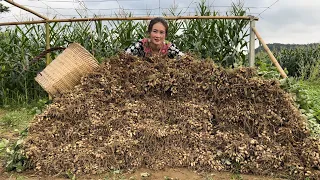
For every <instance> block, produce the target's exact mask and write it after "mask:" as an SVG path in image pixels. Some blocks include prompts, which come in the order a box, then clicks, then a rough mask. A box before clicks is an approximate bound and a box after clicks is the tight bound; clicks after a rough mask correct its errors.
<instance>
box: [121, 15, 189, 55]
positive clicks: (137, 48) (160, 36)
mask: <svg viewBox="0 0 320 180" xmlns="http://www.w3.org/2000/svg"><path fill="white" fill-rule="evenodd" d="M167 34H168V23H167V22H166V20H165V19H163V18H160V17H157V18H154V19H152V20H151V21H150V23H149V26H148V35H149V38H144V39H142V40H140V41H138V42H135V43H133V44H132V45H131V46H129V47H128V48H126V50H125V52H126V53H127V54H132V55H135V56H140V57H151V56H168V57H169V58H174V57H177V56H182V55H183V53H182V52H181V51H180V50H179V49H178V48H177V46H176V45H175V44H173V43H171V42H169V41H167V40H166V39H165V38H166V36H167Z"/></svg>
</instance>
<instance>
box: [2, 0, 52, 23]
mask: <svg viewBox="0 0 320 180" xmlns="http://www.w3.org/2000/svg"><path fill="white" fill-rule="evenodd" d="M4 1H6V2H7V3H9V4H12V5H14V6H17V7H18V8H20V9H23V10H25V11H28V12H29V13H32V14H34V15H36V16H38V17H40V18H42V19H45V20H48V19H49V18H47V17H45V16H42V15H41V14H38V13H37V12H35V11H33V10H31V9H29V8H27V7H24V6H22V5H20V4H18V3H15V2H13V1H12V0H4Z"/></svg>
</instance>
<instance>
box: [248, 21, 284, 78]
mask: <svg viewBox="0 0 320 180" xmlns="http://www.w3.org/2000/svg"><path fill="white" fill-rule="evenodd" d="M252 30H253V31H254V33H255V34H256V36H257V38H258V39H259V41H260V43H261V44H262V46H263V48H264V50H266V51H267V53H268V55H269V57H270V59H271V61H272V62H273V64H274V65H275V66H276V67H277V69H278V71H279V72H280V74H281V76H282V77H283V78H287V75H286V73H285V72H284V70H283V69H282V67H281V66H280V64H279V63H278V61H277V60H276V58H275V57H274V56H273V54H272V52H271V51H270V49H269V48H268V46H267V44H266V43H265V42H264V41H263V39H262V38H261V36H260V34H259V33H258V31H257V29H256V28H255V27H253V28H252Z"/></svg>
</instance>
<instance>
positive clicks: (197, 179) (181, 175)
mask: <svg viewBox="0 0 320 180" xmlns="http://www.w3.org/2000/svg"><path fill="white" fill-rule="evenodd" d="M2 170H3V169H2ZM2 179H3V180H4V179H6V180H14V179H28V180H38V179H52V180H64V179H72V178H71V177H70V178H68V177H49V176H37V175H35V174H34V173H33V172H24V173H7V172H3V171H2V172H1V169H0V180H2ZM76 179H77V180H89V179H92V180H281V179H279V178H273V177H264V176H254V175H243V174H241V175H239V174H232V173H227V172H213V173H208V174H199V173H196V172H194V171H192V170H189V169H183V168H180V169H166V170H163V171H153V170H148V169H139V170H137V171H135V172H133V173H121V172H118V171H115V172H112V173H109V174H101V175H84V176H76Z"/></svg>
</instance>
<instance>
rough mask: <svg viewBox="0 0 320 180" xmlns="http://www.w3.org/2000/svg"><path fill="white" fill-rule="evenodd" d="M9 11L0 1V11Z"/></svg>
mask: <svg viewBox="0 0 320 180" xmlns="http://www.w3.org/2000/svg"><path fill="white" fill-rule="evenodd" d="M3 12H9V8H8V7H7V6H4V5H3V4H1V3H0V13H3Z"/></svg>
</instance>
